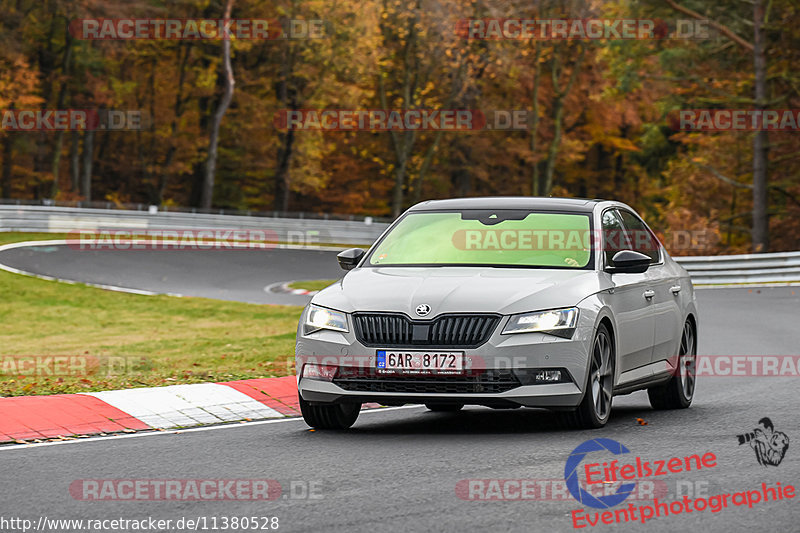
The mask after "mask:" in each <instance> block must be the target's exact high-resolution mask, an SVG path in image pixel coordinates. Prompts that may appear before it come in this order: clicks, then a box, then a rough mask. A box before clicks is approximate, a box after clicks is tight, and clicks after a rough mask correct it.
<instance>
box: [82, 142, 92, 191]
mask: <svg viewBox="0 0 800 533" xmlns="http://www.w3.org/2000/svg"><path fill="white" fill-rule="evenodd" d="M93 159H94V130H92V129H90V130H87V131H86V133H85V134H84V137H83V176H81V196H83V199H84V200H86V201H87V202H91V201H92V160H93Z"/></svg>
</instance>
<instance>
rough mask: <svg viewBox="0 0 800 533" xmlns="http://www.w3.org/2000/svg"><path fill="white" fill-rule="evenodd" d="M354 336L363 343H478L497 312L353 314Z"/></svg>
mask: <svg viewBox="0 0 800 533" xmlns="http://www.w3.org/2000/svg"><path fill="white" fill-rule="evenodd" d="M353 318H354V321H355V330H356V337H358V340H359V341H360V342H361V343H362V344H363V345H365V346H377V347H386V348H388V347H392V346H429V347H434V346H435V347H443V348H444V347H463V348H468V347H472V348H474V347H477V346H480V345H481V344H483V343H485V342H486V341H487V340H489V336H490V335H491V334H492V332H493V331H494V329H495V328H496V327H497V324H498V322H499V321H500V317H499V316H498V315H442V316H440V317H437V318H435V319H433V320H411V319H410V318H408V317H407V316H405V315H400V314H389V313H374V314H363V313H356V314H354V315H353Z"/></svg>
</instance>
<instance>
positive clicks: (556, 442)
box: [0, 250, 800, 533]
mask: <svg viewBox="0 0 800 533" xmlns="http://www.w3.org/2000/svg"><path fill="white" fill-rule="evenodd" d="M194 253H195V252H177V253H176V254H171V255H172V256H170V254H167V253H165V252H146V253H140V254H131V253H130V252H127V253H126V252H119V253H118V254H115V253H109V252H98V253H97V254H96V255H94V256H93V255H92V254H91V253H90V252H77V251H75V252H70V251H57V252H51V253H45V252H36V251H30V250H11V251H8V252H5V253H3V254H2V256H1V257H0V262H3V263H5V264H9V265H11V266H15V267H17V268H24V269H25V270H31V271H33V272H39V273H47V274H50V275H53V274H57V275H59V276H60V277H64V278H71V277H73V276H76V277H77V276H79V277H80V280H82V281H93V282H98V281H100V282H102V283H114V284H118V285H123V286H131V284H134V285H135V286H136V287H138V288H149V289H151V290H155V289H156V288H159V287H160V288H167V287H168V288H169V292H180V293H183V294H195V295H198V296H208V297H218V298H224V299H242V300H244V301H255V302H260V301H264V300H259V298H262V296H261V295H260V294H258V293H259V291H262V287H264V286H265V285H268V284H269V283H271V282H273V281H282V280H288V279H303V278H307V279H314V278H325V277H334V276H336V274H337V267H336V264H335V259H334V257H333V254H332V253H330V252H329V253H325V252H308V251H295V250H291V251H290V250H278V251H271V252H263V251H260V252H228V253H220V252H197V253H198V254H202V255H195V256H193V255H192V254H194ZM148 254H149V255H148ZM237 254H241V255H237ZM137 256H138V257H137ZM84 258H85V259H84ZM92 260H96V261H97V262H96V263H94V266H91V267H90V266H89V265H90V264H92ZM148 260H150V261H152V263H151V264H150V266H148V270H146V271H145V270H144V269H143V268H144V267H142V264H143V263H144V262H146V261H148ZM133 261H135V262H136V265H134V263H132V262H133ZM187 261H188V263H187ZM315 263H319V264H318V265H317V264H315ZM187 264H191V265H192V267H191V268H190V269H189V268H187V266H186V265H187ZM137 265H138V266H137ZM182 269H186V270H182ZM55 270H57V272H55ZM146 273H147V275H146ZM150 277H152V278H153V279H152V280H150V281H148V278H150ZM162 277H163V278H162ZM146 282H147V283H151V285H142V283H146ZM165 292H166V291H165ZM262 292H263V291H262ZM698 294H699V295H698V299H699V305H700V313H701V315H700V344H699V351H700V353H701V354H706V355H723V354H724V355H796V354H798V353H800V320H799V319H798V318H800V288H797V287H785V288H769V289H764V288H762V289H708V290H701V291H699V293H698ZM298 303H302V302H298ZM799 380H800V378H797V377H781V378H776V377H727V378H723V377H707V378H700V379H699V380H698V390H697V393H696V395H695V400H694V404H693V405H692V407H691V408H690V409H687V410H682V411H671V412H669V411H667V412H665V411H660V412H657V411H653V410H651V409H650V407H649V404H648V402H647V396H646V394H644V393H642V392H638V393H635V394H633V395H629V396H623V397H617V398H615V400H614V412H613V413H612V418H611V420H610V422H609V424H608V426H607V427H606V428H604V429H602V430H597V431H571V430H565V429H561V428H560V427H559V426H558V425H557V423H556V419H555V417H554V416H553V415H552V414H551V413H549V412H547V411H540V410H523V409H518V410H511V411H492V410H489V409H483V408H469V409H466V410H465V411H463V412H460V413H455V414H449V413H430V412H428V411H426V410H425V409H424V408H423V407H410V408H398V409H386V410H375V411H371V412H364V413H362V415H361V417H360V418H359V420H358V421H357V422H356V425H355V426H354V427H353V428H352V429H351V430H349V431H346V432H322V431H309V430H308V427H307V426H306V425H305V424H304V423H303V421H302V420H300V419H293V420H288V421H282V420H281V421H276V422H269V423H249V424H234V425H228V426H219V427H215V428H212V429H203V430H199V431H192V430H190V431H184V432H164V433H147V434H136V435H125V436H124V437H122V438H109V437H101V438H97V439H91V440H85V441H74V442H69V443H65V444H56V445H44V446H36V447H20V446H10V447H3V448H0V464H1V465H2V466H0V468H2V475H0V509H1V510H2V515H3V516H6V517H8V516H17V517H23V518H28V519H31V520H33V521H34V523H35V522H36V521H37V520H38V518H39V517H40V516H43V515H44V516H47V517H48V518H60V519H69V518H83V519H87V518H97V519H114V518H127V519H134V518H135V519H143V518H148V517H153V518H156V519H159V518H160V519H172V520H173V521H175V520H177V519H179V518H181V517H187V518H191V519H197V518H198V517H206V520H207V522H206V524H207V525H208V526H209V529H208V530H209V531H210V530H212V529H211V528H210V525H211V522H210V520H211V519H212V517H217V519H218V520H222V519H223V518H222V517H227V518H228V519H230V518H232V517H244V516H248V517H273V516H277V517H278V518H279V524H280V528H279V529H278V531H342V532H356V531H364V532H372V531H403V532H410V531H480V532H494V531H498V532H502V531H520V532H522V531H524V532H539V531H572V530H573V529H574V528H573V523H572V516H571V514H570V513H571V512H572V511H573V510H577V509H581V508H584V507H582V506H581V505H580V504H579V503H578V502H577V501H575V500H572V499H571V498H566V499H564V498H561V499H559V500H558V501H530V500H527V501H465V500H462V499H460V498H459V497H458V495H457V493H456V486H457V484H458V482H459V481H461V480H470V479H531V480H563V479H564V465H565V461H566V459H567V457H568V455H569V454H570V452H571V451H572V450H573V449H574V448H575V447H576V446H578V445H579V444H581V443H582V442H584V441H586V440H588V439H591V438H598V437H605V438H609V439H614V440H616V441H618V442H620V443H622V444H624V445H625V446H626V447H627V448H628V449H629V450H630V452H631V454H632V455H630V456H628V457H630V459H627V458H626V457H625V456H622V457H614V456H612V455H611V454H601V453H600V452H597V454H596V457H597V458H598V459H599V461H610V460H611V459H612V457H613V458H618V459H620V461H621V462H622V463H633V462H634V459H633V457H636V456H640V457H641V458H642V460H647V461H651V462H653V461H656V460H664V459H668V458H671V457H684V456H688V455H692V454H700V455H702V454H703V453H705V452H713V453H714V454H715V455H716V457H717V464H716V466H715V467H713V468H709V469H705V470H700V471H692V472H683V473H679V474H675V473H672V474H668V475H665V476H659V479H660V480H663V483H664V488H665V490H666V491H667V492H668V494H667V495H663V497H662V498H661V501H667V502H670V501H674V500H681V499H682V497H683V496H684V495H686V496H689V497H693V496H702V497H706V498H708V497H710V496H714V495H717V494H722V493H733V492H738V491H748V490H756V489H760V488H761V484H762V483H768V484H770V486H772V487H774V486H775V482H780V483H781V484H782V485H786V484H791V485H794V486H795V487H796V486H797V485H800V449H799V447H798V444H797V443H798V442H800V414H798V406H800V400H799V399H798V392H800V387H799V386H798V385H799V384H800V381H799ZM763 417H769V418H770V419H771V420H772V422H773V423H774V426H775V430H776V431H778V430H779V431H782V432H784V433H785V434H786V435H788V437H789V439H790V441H791V445H790V446H789V449H788V451H787V452H786V455H785V457H784V459H783V461H782V462H781V463H780V465H779V466H761V465H760V464H758V462H757V460H756V456H755V453H754V451H753V450H752V449H751V448H750V446H749V445H747V444H744V445H741V446H740V445H739V443H738V441H737V437H736V436H737V435H739V434H745V433H748V432H750V431H752V430H753V429H754V428H756V427H757V426H758V421H759V420H760V419H761V418H763ZM637 418H641V419H643V420H644V421H646V423H647V425H640V424H639V423H637V420H636V419H637ZM151 478H152V479H228V480H230V479H253V478H268V479H273V480H277V481H279V482H280V484H281V485H282V486H283V495H284V496H285V497H283V496H282V497H280V498H278V499H276V500H274V501H268V502H258V503H256V502H247V501H222V502H192V501H182V502H176V501H95V502H87V501H78V500H76V499H74V498H73V497H72V496H71V495H70V492H69V487H70V484H71V483H73V482H74V481H76V480H81V479H151ZM290 487H294V489H295V490H290ZM309 487H311V489H312V491H313V492H314V493H315V494H318V495H319V496H321V497H319V498H313V499H311V498H304V494H307V490H306V489H308V488H309ZM628 503H629V502H628V501H626V502H624V503H623V504H621V505H620V506H619V507H620V508H624V507H626V506H627V504H628ZM631 503H633V504H634V505H637V506H638V505H642V504H644V503H647V502H642V501H633V502H631ZM584 509H585V510H586V511H587V512H589V511H593V510H592V509H591V508H584ZM613 509H614V508H612V510H613ZM173 523H174V522H173ZM218 523H219V524H220V525H221V524H222V522H221V521H220V522H218ZM583 523H584V524H585V523H586V522H583ZM0 530H2V531H3V532H4V533H5V532H6V531H13V530H6V529H3V528H0ZM165 530H167V531H180V530H179V529H176V528H174V527H173V528H170V529H165ZM199 530H201V531H202V530H203V529H202V526H201V527H200V528H199ZM588 530H597V531H645V530H647V531H670V532H674V531H684V530H688V531H704V532H716V531H725V532H738V531H758V532H766V531H781V532H791V531H800V497H798V496H795V498H794V499H790V500H783V501H778V502H769V503H756V504H754V505H753V507H752V508H748V507H747V506H746V505H745V506H737V507H728V508H724V509H722V510H721V511H719V512H717V513H712V512H710V510H706V511H704V512H698V511H695V512H693V513H692V514H691V515H687V514H685V513H684V514H680V515H677V516H672V515H670V516H662V517H659V518H654V519H652V520H650V521H648V522H647V523H646V524H644V525H643V524H641V523H640V522H630V523H627V524H611V525H605V524H602V523H600V524H598V525H597V526H595V527H586V528H585V529H584V531H588ZM64 531H68V529H65V530H64Z"/></svg>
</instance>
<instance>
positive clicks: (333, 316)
mask: <svg viewBox="0 0 800 533" xmlns="http://www.w3.org/2000/svg"><path fill="white" fill-rule="evenodd" d="M303 326H304V328H303V331H304V333H305V334H306V335H308V334H309V333H313V332H315V331H319V330H321V329H330V330H333V331H342V332H344V333H347V332H348V329H347V314H346V313H343V312H341V311H334V310H333V309H326V308H324V307H319V306H317V305H311V306H310V307H309V308H308V312H307V313H306V320H305V323H304V324H303Z"/></svg>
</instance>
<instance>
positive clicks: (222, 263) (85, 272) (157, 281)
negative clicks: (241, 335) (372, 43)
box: [0, 245, 344, 305]
mask: <svg viewBox="0 0 800 533" xmlns="http://www.w3.org/2000/svg"><path fill="white" fill-rule="evenodd" d="M0 263H2V264H4V265H7V266H10V267H13V268H16V269H19V270H23V271H25V272H30V273H33V274H39V275H45V276H53V277H57V278H61V279H66V280H71V281H79V282H83V283H95V284H101V285H113V286H116V287H123V288H128V289H138V290H145V291H152V292H157V293H173V294H180V295H183V296H199V297H203V298H215V299H218V300H233V301H240V302H249V303H257V304H264V303H271V304H287V305H305V304H306V303H307V302H308V300H310V299H311V298H310V297H309V296H303V295H295V294H290V293H278V292H272V291H265V290H264V289H265V287H268V286H270V285H272V284H275V283H280V282H285V281H292V280H316V279H338V278H340V277H341V276H342V274H343V273H344V272H343V271H342V270H341V269H340V268H339V265H338V264H337V262H336V252H332V251H322V250H302V249H300V250H289V249H286V250H277V249H270V250H259V249H233V250H113V251H112V250H80V249H76V248H71V247H69V246H66V245H60V246H26V247H23V248H12V249H10V250H4V251H3V252H0Z"/></svg>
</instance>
